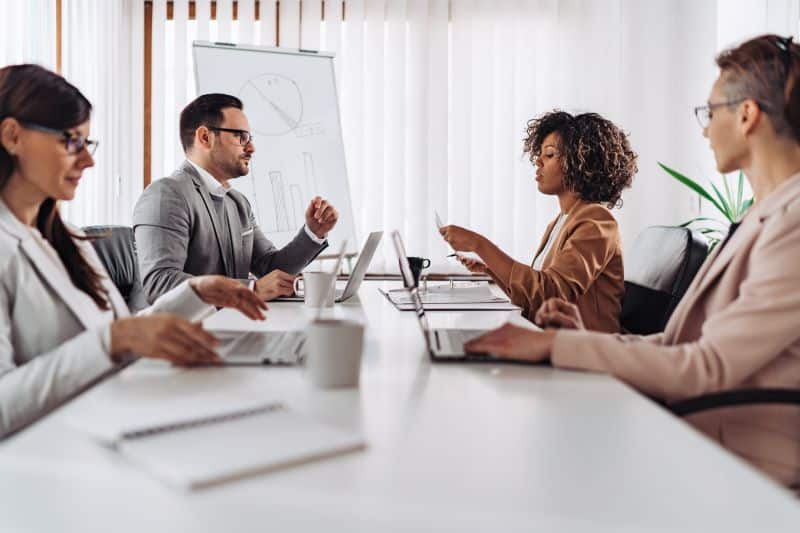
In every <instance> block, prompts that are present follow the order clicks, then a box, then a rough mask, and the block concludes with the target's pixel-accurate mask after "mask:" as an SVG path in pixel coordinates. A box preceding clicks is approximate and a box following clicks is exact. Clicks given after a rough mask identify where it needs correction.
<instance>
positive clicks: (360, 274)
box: [275, 231, 383, 303]
mask: <svg viewBox="0 0 800 533" xmlns="http://www.w3.org/2000/svg"><path fill="white" fill-rule="evenodd" d="M382 236H383V232H382V231H373V232H372V233H370V234H369V237H367V242H365V243H364V247H363V248H362V249H361V253H360V254H358V261H356V266H355V268H354V269H353V272H352V273H351V274H350V277H349V278H348V280H347V285H345V286H344V289H336V295H335V297H334V300H333V301H334V302H336V303H341V302H344V301H345V300H348V299H350V298H352V297H353V295H354V294H355V293H357V292H358V288H359V287H360V286H361V282H362V281H364V276H366V275H367V269H368V268H369V264H370V262H371V261H372V256H374V255H375V250H377V249H378V244H380V242H381V237H382ZM275 301H276V302H302V301H303V297H302V296H282V297H280V298H276V299H275Z"/></svg>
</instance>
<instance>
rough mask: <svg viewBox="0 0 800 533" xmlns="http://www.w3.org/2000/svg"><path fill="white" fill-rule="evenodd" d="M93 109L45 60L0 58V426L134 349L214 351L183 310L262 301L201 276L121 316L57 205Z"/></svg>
mask: <svg viewBox="0 0 800 533" xmlns="http://www.w3.org/2000/svg"><path fill="white" fill-rule="evenodd" d="M91 109H92V106H91V104H90V103H89V101H88V100H87V99H86V98H85V97H84V96H83V95H82V94H81V93H80V91H78V89H76V88H75V87H74V86H72V85H70V84H69V83H68V82H67V81H66V80H64V79H63V78H62V77H61V76H59V75H57V74H54V73H52V72H50V71H48V70H46V69H43V68H41V67H38V66H35V65H15V66H9V67H5V68H2V69H0V437H3V436H4V435H7V434H8V433H10V432H13V431H15V430H17V429H19V428H21V427H23V426H25V425H27V424H29V423H30V422H31V421H33V420H35V419H36V418H37V417H38V416H40V415H41V414H43V413H45V412H47V411H48V410H50V409H52V408H53V407H55V406H56V405H58V404H60V403H62V402H63V401H65V400H66V399H68V398H69V397H71V396H72V395H74V394H75V393H76V392H78V391H80V390H82V389H83V388H85V387H86V386H88V385H89V384H91V383H92V382H93V381H95V380H96V379H98V378H99V377H101V376H103V375H104V374H105V373H106V372H108V371H110V370H112V369H113V368H114V367H115V365H116V364H118V363H121V362H123V360H127V359H129V358H130V356H131V355H138V356H144V357H156V358H162V359H166V360H169V361H172V362H173V363H177V364H184V365H190V364H198V363H200V364H204V363H214V362H217V361H218V360H219V359H218V356H217V355H216V353H215V352H214V351H213V348H214V346H215V344H216V339H215V338H214V337H213V336H211V335H210V334H209V333H208V332H206V331H205V330H204V329H203V328H202V326H201V325H200V324H193V323H191V322H189V320H197V319H200V318H202V317H203V316H204V315H207V314H208V313H210V312H212V311H213V310H214V306H228V307H235V308H237V309H239V310H240V311H242V312H243V313H245V314H246V315H247V316H249V317H250V318H254V319H263V313H262V311H263V310H264V309H266V305H265V304H264V303H263V302H261V300H260V299H259V298H258V297H256V295H255V294H254V293H253V292H252V291H250V290H249V289H247V288H246V287H244V286H242V285H241V284H240V283H237V282H236V281H234V280H229V279H228V278H225V277H222V276H205V277H200V278H194V279H193V280H192V281H191V282H189V283H184V284H183V285H181V286H179V287H176V288H175V289H174V290H173V291H171V292H170V293H168V294H165V295H164V297H163V298H161V299H160V300H159V301H157V302H156V303H155V304H154V305H153V307H151V308H149V309H147V310H145V311H144V312H143V315H145V316H137V317H130V316H128V308H127V306H126V305H125V302H124V300H123V299H122V296H121V295H120V294H119V292H118V291H117V289H116V287H115V286H114V285H113V284H112V283H111V281H110V280H109V277H108V274H107V272H106V271H105V269H104V268H103V266H102V264H101V263H100V260H99V258H98V257H97V254H96V253H95V252H94V249H93V248H92V246H91V244H90V243H88V242H87V238H86V237H85V236H84V235H83V234H82V233H81V232H80V231H79V230H77V229H74V228H70V227H68V226H67V225H66V224H65V223H64V222H63V221H62V220H61V216H60V215H59V212H58V204H59V202H61V201H64V200H71V199H72V198H73V197H74V196H75V190H76V188H77V187H78V183H79V181H80V179H81V175H82V173H83V171H84V170H85V169H86V168H88V167H91V166H92V165H94V160H93V159H92V154H93V153H94V151H95V149H96V148H97V144H98V143H97V142H96V141H93V140H90V139H89V137H88V136H89V117H90V113H91ZM166 312H169V313H175V314H177V315H181V316H183V317H185V318H179V317H178V316H175V315H173V314H165V313H166ZM187 319H188V320H187Z"/></svg>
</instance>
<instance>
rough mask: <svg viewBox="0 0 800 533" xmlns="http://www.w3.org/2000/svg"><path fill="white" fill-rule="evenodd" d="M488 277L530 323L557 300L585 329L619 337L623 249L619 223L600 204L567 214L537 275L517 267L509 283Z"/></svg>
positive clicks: (581, 205)
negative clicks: (569, 306) (576, 313)
mask: <svg viewBox="0 0 800 533" xmlns="http://www.w3.org/2000/svg"><path fill="white" fill-rule="evenodd" d="M556 220H558V219H556ZM556 220H553V221H552V222H551V223H550V225H549V226H548V227H547V231H545V233H544V236H543V237H542V242H541V244H540V245H539V248H538V249H537V251H536V254H535V255H534V259H535V258H536V257H537V256H538V255H539V254H540V253H541V251H542V249H543V248H544V247H545V244H546V243H547V239H548V238H549V237H550V232H551V231H553V227H554V226H555V224H556ZM492 277H493V278H494V280H495V281H496V282H497V284H498V285H499V286H500V287H501V288H502V289H503V291H505V293H506V294H507V295H508V297H509V298H510V299H511V301H512V302H513V303H514V304H515V305H518V306H520V307H522V313H523V315H524V316H526V317H528V319H530V320H533V317H534V315H535V314H536V311H537V310H538V309H539V306H540V305H541V304H542V302H544V301H545V300H547V299H548V298H555V297H557V298H563V299H564V300H567V301H569V302H572V303H574V304H575V305H577V306H578V309H580V312H581V316H582V317H583V322H584V325H585V326H586V327H587V328H588V329H591V330H593V331H605V332H609V333H616V332H618V331H620V325H619V314H620V311H621V310H622V297H623V295H624V294H625V284H624V279H623V278H624V273H623V269H622V247H621V245H620V236H619V229H618V227H617V221H616V220H615V219H614V216H613V215H612V214H611V212H610V211H609V210H608V209H606V208H605V207H603V206H602V205H600V204H593V203H587V202H583V201H578V202H577V203H576V204H575V205H573V206H572V208H570V210H569V211H568V212H567V219H566V220H565V221H564V225H563V227H562V228H561V232H560V233H559V235H558V236H556V238H555V241H554V242H553V244H552V246H551V247H550V251H549V252H548V254H547V256H546V257H545V258H544V262H543V263H542V270H541V271H538V270H534V269H533V266H527V265H524V264H522V263H516V262H515V263H514V265H513V266H512V268H511V275H510V276H509V278H508V279H506V280H501V279H499V278H497V276H492Z"/></svg>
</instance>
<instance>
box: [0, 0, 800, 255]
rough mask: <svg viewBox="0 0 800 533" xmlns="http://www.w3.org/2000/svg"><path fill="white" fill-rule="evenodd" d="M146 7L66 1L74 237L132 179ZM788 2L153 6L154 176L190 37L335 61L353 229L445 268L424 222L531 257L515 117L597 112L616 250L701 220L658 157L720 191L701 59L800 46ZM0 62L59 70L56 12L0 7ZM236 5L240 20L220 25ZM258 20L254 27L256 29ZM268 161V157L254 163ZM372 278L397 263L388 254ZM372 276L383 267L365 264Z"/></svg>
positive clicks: (792, 4) (186, 83) (543, 206)
mask: <svg viewBox="0 0 800 533" xmlns="http://www.w3.org/2000/svg"><path fill="white" fill-rule="evenodd" d="M144 5H145V2H144V0H119V1H115V2H107V1H102V0H62V25H63V29H62V43H61V44H62V51H63V58H62V64H63V73H64V75H65V76H66V77H67V78H68V79H69V80H70V81H71V82H73V83H75V84H76V85H77V86H78V87H79V88H80V89H81V90H82V91H84V93H86V94H87V96H88V97H89V98H90V99H91V100H92V102H93V104H94V106H95V111H94V115H93V131H92V135H93V136H95V137H97V138H99V139H100V141H101V146H100V149H99V150H98V152H97V156H96V160H97V165H96V167H95V168H93V169H90V170H89V171H87V173H86V174H85V179H84V181H83V183H82V185H81V187H80V188H79V190H78V197H77V198H76V200H75V201H74V202H71V203H69V204H67V205H65V206H63V207H62V209H63V210H64V212H65V214H66V215H67V218H68V219H69V220H70V221H72V222H74V223H76V224H78V225H85V224H96V223H120V224H128V223H130V216H131V212H132V208H133V204H134V203H135V201H136V198H137V197H138V195H139V193H140V192H141V188H142V182H143V172H144V170H143V164H142V163H143V161H142V154H143V153H145V150H144V148H145V147H144V144H143V138H144V136H143V131H144V106H143V99H144V98H143V90H144V88H143V76H142V75H143V72H144V63H143V48H144V41H143V39H144V27H145V26H144ZM798 5H800V4H799V2H798V0H767V1H766V2H754V1H751V0H737V1H733V0H730V1H726V2H696V1H694V0H651V1H648V2H641V1H639V0H494V1H489V0H449V1H448V0H347V1H346V2H341V1H326V2H324V3H323V2H321V1H314V0H303V2H300V1H299V0H281V1H280V2H279V3H278V2H276V1H275V0H259V1H255V0H238V1H237V2H236V3H235V7H234V2H232V1H231V0H218V1H216V2H214V3H213V7H214V11H215V12H216V17H215V20H211V14H212V3H211V2H210V1H209V0H198V1H196V2H194V10H195V18H194V19H192V20H189V9H190V4H189V2H188V1H187V0H175V1H174V2H172V6H171V9H172V13H173V17H172V19H171V20H167V8H168V5H167V2H166V0H154V1H153V2H152V28H151V29H152V31H151V37H150V38H151V43H150V44H151V46H152V65H151V72H150V73H151V78H152V86H151V91H152V99H151V109H150V117H149V118H150V120H151V127H152V130H151V140H150V144H149V146H148V148H149V157H150V161H149V162H150V165H151V176H152V177H153V178H158V177H161V176H164V175H167V174H169V173H171V172H172V170H173V169H174V168H175V167H176V166H177V164H178V163H179V162H180V161H181V159H182V158H183V154H182V153H181V149H180V142H179V139H178V132H177V130H178V114H179V112H180V110H181V109H182V108H183V107H184V106H185V105H186V103H188V101H189V100H191V99H192V98H194V97H195V96H196V95H195V90H194V78H193V68H192V61H191V46H190V44H191V41H192V40H194V39H206V40H220V41H230V42H237V43H248V44H256V45H266V46H275V45H277V44H280V46H285V47H290V48H298V47H303V48H311V49H323V50H329V51H333V52H335V53H336V55H337V56H336V60H335V69H336V73H337V83H338V88H339V98H340V108H341V117H342V127H343V133H344V141H345V152H346V157H347V166H348V174H349V180H350V189H351V196H352V200H353V207H354V216H355V225H356V228H357V230H358V231H359V233H360V235H361V236H364V235H365V234H366V232H368V231H371V230H373V229H377V228H383V229H386V230H390V229H394V228H397V229H400V230H401V231H402V232H403V233H404V235H405V237H406V240H407V245H408V248H409V250H410V252H411V253H413V254H415V255H425V256H428V257H431V258H432V259H433V260H434V264H437V263H443V257H444V255H445V254H446V248H445V247H444V244H443V243H442V242H441V240H440V239H439V237H438V235H437V234H436V231H435V228H434V223H433V210H434V209H435V210H437V211H438V212H439V213H440V214H441V215H442V218H444V219H446V220H447V221H449V222H452V223H456V224H461V225H464V226H468V227H471V228H473V229H475V230H477V231H479V232H481V233H484V234H486V235H487V236H488V237H490V238H492V239H493V240H495V241H496V242H497V243H498V244H499V245H500V246H501V247H503V248H504V249H505V250H506V251H508V252H509V253H511V254H512V255H513V256H514V257H516V258H517V259H519V260H522V261H526V262H527V261H530V260H531V256H532V254H533V251H534V249H535V247H536V244H537V242H538V239H539V237H540V235H541V233H542V231H543V229H544V227H545V225H546V223H547V222H548V221H549V220H550V219H551V218H552V217H553V216H554V215H555V212H556V209H557V205H556V203H555V202H554V200H553V198H549V197H544V196H542V195H540V194H538V193H537V192H536V187H535V184H534V181H533V169H532V167H531V165H530V163H529V162H528V161H527V160H526V159H525V158H524V157H523V154H522V153H521V141H522V137H523V134H524V130H525V125H526V122H527V121H528V120H529V119H531V118H533V117H535V116H537V115H539V114H541V113H542V112H544V111H548V110H551V109H553V108H555V107H558V108H562V109H565V110H567V111H572V112H580V111H596V112H599V113H601V114H603V115H604V116H606V117H607V118H609V119H611V120H613V121H615V122H616V123H617V124H618V125H619V126H620V127H622V128H623V129H624V130H625V131H627V132H628V133H629V134H630V139H631V142H632V144H633V147H634V149H635V150H636V151H637V152H638V153H639V155H640V160H639V169H640V172H639V174H638V176H637V177H636V179H635V182H634V186H633V188H632V189H631V190H629V191H628V192H627V193H626V194H625V195H624V201H625V204H624V206H623V208H622V209H621V210H619V211H615V213H616V216H617V218H618V220H619V221H620V225H621V229H622V233H623V240H624V242H630V241H631V240H632V239H633V238H634V237H635V235H636V233H637V232H638V231H639V230H640V229H641V228H642V227H643V226H646V225H650V224H675V223H679V222H682V221H684V220H686V219H688V218H690V217H691V216H694V215H696V214H697V198H696V196H695V195H693V194H691V193H689V192H687V191H686V190H684V188H682V187H681V186H680V185H678V184H676V183H675V182H674V181H673V180H671V179H669V178H668V177H667V176H665V175H664V174H663V173H662V172H661V171H660V170H659V169H658V167H657V165H656V162H657V161H663V162H665V163H667V164H669V165H670V166H673V167H675V168H678V169H680V170H683V171H684V172H686V173H687V174H689V175H691V176H692V177H695V178H698V179H701V180H703V179H704V178H707V179H715V176H716V172H715V170H714V162H713V157H712V155H711V152H710V150H709V149H708V146H707V141H706V140H705V139H703V138H702V136H701V132H700V130H699V127H698V126H697V125H696V123H695V121H694V117H693V116H692V107H693V106H696V105H700V104H702V103H703V102H704V101H705V100H706V98H707V96H708V90H709V87H710V86H711V83H712V81H713V80H714V78H715V77H716V68H715V67H714V64H713V57H714V55H715V53H716V52H717V51H718V50H719V49H720V48H721V47H724V46H728V45H730V44H732V43H733V42H734V41H737V40H740V39H742V38H746V37H750V36H752V35H756V34H759V33H764V32H768V31H769V32H778V33H783V34H794V35H795V36H797V30H798V28H797V25H798ZM0 9H2V12H3V13H4V16H3V18H2V19H0V30H2V31H0V61H2V63H3V64H7V63H14V62H20V61H35V62H39V63H42V64H44V65H45V66H48V67H50V68H53V67H54V66H55V34H56V32H55V29H54V28H55V0H28V1H26V2H17V1H14V0H0ZM234 9H235V11H236V13H237V16H236V20H234ZM256 12H258V13H259V20H256V17H255V15H256ZM262 153H268V151H266V150H264V151H262ZM384 248H385V250H384V252H385V253H384V258H385V259H387V260H388V262H387V263H386V265H391V264H393V263H394V262H393V260H392V253H391V251H390V250H389V249H388V248H389V247H384ZM377 266H378V267H379V268H381V265H377Z"/></svg>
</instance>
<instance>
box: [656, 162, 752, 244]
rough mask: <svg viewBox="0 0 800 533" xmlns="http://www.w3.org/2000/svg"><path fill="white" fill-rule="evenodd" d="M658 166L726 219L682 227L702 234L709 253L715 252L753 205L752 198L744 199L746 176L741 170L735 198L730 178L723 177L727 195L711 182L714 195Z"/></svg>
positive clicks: (701, 220) (696, 221)
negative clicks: (729, 231) (721, 241)
mask: <svg viewBox="0 0 800 533" xmlns="http://www.w3.org/2000/svg"><path fill="white" fill-rule="evenodd" d="M658 165H659V166H660V167H661V168H662V169H664V171H665V172H666V173H667V174H669V175H670V176H672V177H673V178H675V179H676V180H678V181H679V182H681V183H683V184H684V185H686V186H687V187H689V188H690V189H692V190H693V191H694V192H696V193H697V194H699V195H700V197H701V198H703V199H705V200H708V202H710V203H711V205H713V206H714V207H715V208H716V209H717V211H719V212H720V213H722V216H723V217H725V219H724V220H720V219H719V218H714V217H695V218H693V219H691V220H687V221H686V222H684V223H683V224H681V225H680V227H682V228H691V229H694V230H696V231H698V232H700V233H702V234H703V235H704V236H705V238H706V239H708V242H709V251H711V250H713V249H714V246H716V245H717V243H718V242H719V241H720V240H722V239H724V238H725V235H726V234H727V233H728V227H729V226H730V225H731V224H732V223H734V222H738V221H739V220H740V219H741V218H742V216H743V215H744V214H745V212H747V210H748V209H749V208H750V206H751V205H753V197H752V196H751V197H750V198H747V199H745V198H744V197H743V193H744V174H743V173H742V171H741V170H740V171H739V182H738V184H737V187H736V189H737V191H736V195H735V196H734V195H733V194H732V193H731V186H730V185H729V184H728V178H727V177H726V176H724V175H723V176H722V183H723V185H724V187H725V194H722V192H721V191H720V190H719V188H718V187H717V186H716V185H714V184H713V183H711V182H709V184H710V185H711V191H712V192H713V193H714V194H713V195H712V194H711V192H709V191H708V190H706V189H705V188H704V187H703V186H702V185H700V184H699V183H697V182H696V181H694V180H693V179H691V178H688V177H686V176H684V175H683V174H681V173H680V172H678V171H677V170H674V169H671V168H670V167H668V166H667V165H665V164H663V163H661V162H659V163H658Z"/></svg>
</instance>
